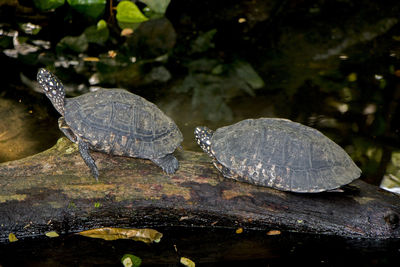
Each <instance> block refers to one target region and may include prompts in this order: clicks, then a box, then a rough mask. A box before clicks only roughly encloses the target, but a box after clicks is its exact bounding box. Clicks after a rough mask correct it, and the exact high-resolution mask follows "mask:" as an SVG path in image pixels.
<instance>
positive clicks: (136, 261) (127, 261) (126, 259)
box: [121, 254, 142, 267]
mask: <svg viewBox="0 0 400 267" xmlns="http://www.w3.org/2000/svg"><path fill="white" fill-rule="evenodd" d="M121 263H122V265H124V267H139V266H140V265H141V264H142V259H141V258H139V257H137V256H135V255H132V254H125V255H124V256H123V257H122V259H121Z"/></svg>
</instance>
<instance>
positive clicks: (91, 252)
mask: <svg viewBox="0 0 400 267" xmlns="http://www.w3.org/2000/svg"><path fill="white" fill-rule="evenodd" d="M158 230H159V231H161V232H163V233H164V237H163V238H162V239H161V242H160V243H158V244H150V245H149V244H145V243H142V242H135V241H131V240H118V241H104V240H99V239H90V238H85V237H82V236H77V235H70V236H64V237H61V238H53V239H50V238H44V239H36V240H26V241H24V242H16V243H12V244H9V245H0V248H1V249H0V264H2V265H3V266H121V265H120V260H121V258H122V256H123V255H124V254H133V255H135V256H138V257H140V258H141V259H142V266H181V265H179V259H180V257H187V258H189V259H191V260H192V261H194V262H195V263H196V266H290V265H294V266H396V263H397V261H398V259H399V257H400V243H399V241H398V240H386V241H378V240H374V241H372V240H360V239H341V238H332V237H324V236H310V235H302V234H293V233H282V234H281V235H275V236H268V235H266V232H263V231H259V232H258V231H250V232H248V231H246V230H245V231H244V232H243V233H242V234H235V230H234V229H219V230H218V229H212V230H211V229H206V228H197V229H196V228H195V229H185V228H161V229H158Z"/></svg>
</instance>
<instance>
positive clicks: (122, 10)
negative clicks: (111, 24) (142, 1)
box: [117, 1, 148, 23]
mask: <svg viewBox="0 0 400 267" xmlns="http://www.w3.org/2000/svg"><path fill="white" fill-rule="evenodd" d="M117 20H118V22H124V23H140V22H143V21H146V20H148V18H146V17H145V16H144V15H143V13H142V12H141V11H140V9H139V8H138V7H137V6H136V5H135V4H134V3H133V2H130V1H122V2H120V3H119V4H118V5H117Z"/></svg>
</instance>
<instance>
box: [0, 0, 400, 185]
mask: <svg viewBox="0 0 400 267" xmlns="http://www.w3.org/2000/svg"><path fill="white" fill-rule="evenodd" d="M388 2H389V3H387V4H386V5H382V4H379V3H377V2H376V1H329V3H328V2H325V1H321V2H315V3H312V4H311V3H308V2H301V1H300V2H296V1H295V2H291V1H283V2H282V1H273V0H269V1H262V0H255V1H222V2H221V3H219V2H218V3H216V2H213V1H193V0H190V1H189V0H187V1H184V0H175V1H172V2H171V1H169V0H158V1H157V0H140V1H116V0H115V1H113V0H107V1H106V0H90V1H89V0H67V1H65V0H34V1H27V0H20V1H16V0H4V1H1V2H0V12H1V13H0V15H1V19H0V20H1V21H0V22H1V25H0V28H1V34H0V50H1V60H2V64H4V65H3V67H4V66H5V65H7V66H11V67H10V70H9V71H10V73H8V74H4V73H3V74H2V75H3V76H4V77H2V80H3V81H4V82H6V83H8V84H13V83H14V84H15V83H16V81H20V80H21V78H20V72H21V73H24V74H25V75H26V76H27V78H28V80H29V79H30V80H32V81H33V80H34V78H35V77H34V76H35V73H36V70H37V68H39V67H47V68H49V69H50V70H52V71H54V72H55V73H56V74H57V75H58V76H59V77H60V78H61V79H62V80H63V81H64V83H65V85H66V88H67V93H68V95H69V96H75V95H79V94H82V93H85V92H87V91H89V90H92V89H94V88H95V87H98V86H104V87H123V88H127V89H128V90H131V91H134V92H135V93H138V94H140V95H142V96H144V97H146V98H148V99H149V100H151V101H160V100H159V99H162V98H163V97H165V98H166V99H168V101H167V103H166V104H164V106H165V107H167V108H168V107H172V108H175V110H176V111H171V113H172V114H174V112H175V114H176V115H175V116H174V120H176V121H177V123H178V125H179V126H180V127H181V128H185V127H187V128H188V134H190V132H191V131H192V128H193V127H194V126H196V125H195V124H198V123H205V124H208V125H212V126H215V127H219V126H222V125H224V124H228V123H232V122H235V121H238V120H240V119H243V118H246V117H249V116H251V117H261V116H265V117H285V118H289V119H291V120H294V121H298V122H301V123H304V124H306V125H310V126H312V127H315V128H317V129H319V130H321V131H323V132H324V133H325V134H327V135H328V136H329V137H331V138H332V139H333V140H335V141H336V142H337V143H339V144H340V145H341V146H343V147H344V148H345V149H346V150H347V151H348V152H349V153H350V154H351V156H352V157H353V159H354V160H355V161H356V163H357V164H358V165H359V166H361V168H362V170H363V178H364V179H365V180H367V181H368V182H371V183H375V184H378V183H379V182H380V180H381V178H382V177H384V176H385V177H392V178H393V177H396V178H399V166H398V165H396V164H394V163H393V162H396V160H395V158H396V157H397V156H396V155H397V154H396V153H398V152H396V151H398V150H399V148H400V138H399V134H400V108H399V105H398V103H399V100H400V63H399V62H400V60H399V59H400V49H399V45H400V37H399V36H400V25H399V19H398V14H400V3H398V2H396V1H394V0H389V1H388ZM377 10H378V11H379V12H378V11H377ZM344 11H345V12H344ZM22 80H23V82H24V83H25V84H27V83H29V82H26V81H24V79H22ZM30 86H31V88H32V89H33V90H37V89H35V87H34V85H30ZM18 94H20V93H6V94H5V95H6V96H10V95H13V96H15V97H16V98H17V97H19V96H18ZM3 96H4V95H3ZM183 101H184V102H185V103H186V102H190V105H189V106H190V108H189V109H188V110H185V111H182V110H181V109H180V106H182V102H183ZM160 102H162V101H160ZM182 113H185V114H188V113H189V114H193V117H192V119H191V121H188V120H187V116H183V114H182ZM195 116H196V117H195ZM180 119H181V120H184V119H185V121H180ZM3 128H4V127H3ZM0 129H2V128H1V127H0ZM189 130H190V131H189ZM33 132H35V131H33ZM184 134H185V132H184ZM0 137H1V133H0ZM185 139H186V140H188V141H186V142H188V143H189V142H191V140H190V139H191V137H190V136H185ZM188 146H189V145H188ZM189 147H190V146H189ZM193 147H194V146H193Z"/></svg>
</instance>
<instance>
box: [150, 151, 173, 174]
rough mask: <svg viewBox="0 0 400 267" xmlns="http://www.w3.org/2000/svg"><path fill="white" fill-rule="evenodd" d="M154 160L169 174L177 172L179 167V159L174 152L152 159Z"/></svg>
mask: <svg viewBox="0 0 400 267" xmlns="http://www.w3.org/2000/svg"><path fill="white" fill-rule="evenodd" d="M150 160H151V161H152V162H154V163H155V164H157V165H158V166H159V167H161V168H162V169H163V171H165V172H166V173H167V174H172V173H174V172H176V170H177V169H178V167H179V162H178V160H177V159H176V158H175V157H174V155H172V154H168V155H166V156H165V157H162V158H158V159H150Z"/></svg>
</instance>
